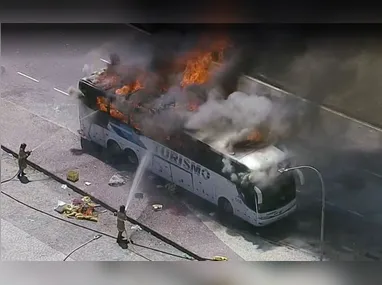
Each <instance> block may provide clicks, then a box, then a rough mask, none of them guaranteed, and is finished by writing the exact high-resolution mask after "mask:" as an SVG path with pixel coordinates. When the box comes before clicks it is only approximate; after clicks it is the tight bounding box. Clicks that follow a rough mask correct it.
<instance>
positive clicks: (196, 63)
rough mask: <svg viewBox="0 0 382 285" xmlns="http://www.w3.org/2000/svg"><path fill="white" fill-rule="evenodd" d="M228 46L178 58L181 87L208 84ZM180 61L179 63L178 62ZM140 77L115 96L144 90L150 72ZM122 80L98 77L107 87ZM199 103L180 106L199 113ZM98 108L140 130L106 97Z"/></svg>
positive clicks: (221, 44) (223, 43)
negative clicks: (213, 65)
mask: <svg viewBox="0 0 382 285" xmlns="http://www.w3.org/2000/svg"><path fill="white" fill-rule="evenodd" d="M227 46H228V41H227V40H225V39H224V40H222V41H216V42H215V43H213V44H212V45H209V50H207V51H206V50H200V51H196V52H192V53H191V54H188V55H187V57H186V58H178V59H177V62H176V63H178V65H176V64H175V66H179V64H180V63H182V64H180V65H181V66H185V68H184V71H183V77H182V81H181V82H180V85H181V87H186V86H188V85H191V84H203V83H205V82H207V81H208V80H209V78H210V67H211V64H212V62H213V61H214V56H213V55H214V53H216V54H217V55H218V56H217V58H218V59H217V61H218V62H221V61H222V60H223V52H224V50H225V49H226V47H227ZM178 61H179V62H178ZM174 72H175V71H174ZM138 73H139V75H138V77H136V80H134V81H133V82H131V83H129V84H126V85H124V86H122V87H120V88H118V89H116V91H115V94H116V95H125V96H126V95H130V94H131V93H133V92H135V91H137V90H140V89H143V88H144V85H143V83H142V82H144V79H145V78H146V77H147V76H148V75H149V72H148V71H144V70H140V71H138ZM119 79H120V78H119V77H118V76H117V75H115V74H114V73H111V74H108V73H107V72H104V73H103V74H101V75H100V76H99V77H98V82H102V83H104V84H106V85H112V86H116V85H117V84H118V82H120V80H119ZM165 85H166V84H163V86H161V91H162V92H165V91H166V90H168V88H169V86H165ZM199 105H200V104H199V103H198V102H194V101H190V102H189V103H188V104H187V105H185V106H180V107H181V108H185V109H187V110H189V111H191V112H194V111H197V110H198V108H199ZM97 107H98V109H99V110H101V111H102V112H106V113H108V112H109V114H110V115H111V116H112V117H114V118H116V119H118V120H121V121H123V122H125V123H128V124H130V125H131V126H133V127H134V128H136V129H138V130H140V128H139V122H136V121H134V116H133V115H134V114H129V115H125V114H123V113H122V112H120V111H119V110H117V109H116V107H115V106H114V105H113V104H111V103H110V102H109V101H108V100H107V99H106V98H104V97H97ZM257 139H259V136H258V135H256V136H253V135H251V136H249V137H248V140H257Z"/></svg>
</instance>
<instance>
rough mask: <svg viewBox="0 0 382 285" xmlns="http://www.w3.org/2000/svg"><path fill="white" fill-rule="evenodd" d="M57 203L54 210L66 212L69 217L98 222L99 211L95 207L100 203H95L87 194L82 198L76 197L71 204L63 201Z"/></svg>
mask: <svg viewBox="0 0 382 285" xmlns="http://www.w3.org/2000/svg"><path fill="white" fill-rule="evenodd" d="M57 204H58V205H57V207H56V208H55V209H54V210H55V211H56V212H58V213H60V214H64V215H65V216H66V217H67V218H76V219H78V220H88V221H93V222H98V211H96V210H95V208H96V207H98V206H99V205H97V204H95V203H93V201H92V200H91V199H90V197H87V196H85V197H83V198H82V199H74V200H73V202H72V203H71V204H67V203H65V202H62V201H58V203H57Z"/></svg>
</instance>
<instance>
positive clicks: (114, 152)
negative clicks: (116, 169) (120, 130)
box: [107, 141, 122, 162]
mask: <svg viewBox="0 0 382 285" xmlns="http://www.w3.org/2000/svg"><path fill="white" fill-rule="evenodd" d="M121 154H122V149H121V147H120V146H119V145H118V144H117V143H116V142H115V141H108V142H107V155H108V158H109V159H110V160H111V161H112V162H118V160H119V159H120V157H121Z"/></svg>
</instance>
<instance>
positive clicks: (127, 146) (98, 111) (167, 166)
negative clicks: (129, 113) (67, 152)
mask: <svg viewBox="0 0 382 285" xmlns="http://www.w3.org/2000/svg"><path fill="white" fill-rule="evenodd" d="M92 76H97V75H91V76H89V77H87V78H83V79H81V80H80V82H79V89H80V91H81V92H82V95H83V99H82V100H81V103H80V112H79V114H80V127H81V129H80V134H81V144H82V147H83V148H85V147H87V146H88V145H89V143H90V142H91V143H95V144H97V145H99V146H101V147H103V148H105V149H107V150H109V151H110V152H111V153H123V154H125V155H124V157H126V160H127V161H128V162H129V163H132V164H136V165H138V164H139V162H140V160H141V159H142V158H143V157H144V156H145V155H146V154H148V155H149V163H148V166H147V168H148V170H149V171H150V172H152V173H154V174H155V175H158V176H160V177H161V178H163V179H165V180H167V181H169V182H172V183H174V184H176V185H177V186H178V187H181V188H183V189H185V190H187V191H190V192H191V193H193V194H196V195H197V196H199V197H201V198H202V199H205V200H207V201H209V202H211V203H213V204H215V205H216V206H217V207H218V210H219V211H220V212H222V213H225V214H229V215H235V216H237V217H239V218H241V219H243V220H245V221H247V222H248V223H250V224H252V225H254V226H264V225H268V224H271V223H273V222H275V221H278V220H280V219H283V218H284V217H286V216H288V215H289V214H291V213H292V212H293V211H294V210H295V209H296V188H297V187H298V185H299V184H300V182H299V181H298V179H297V177H298V176H295V175H294V173H293V171H290V172H284V173H281V174H280V175H279V176H278V177H277V179H276V180H275V181H274V182H273V183H272V184H271V185H268V186H266V187H260V186H259V185H256V184H254V183H252V182H249V183H246V184H245V186H243V184H241V183H234V182H232V180H231V179H230V177H231V176H230V174H229V173H228V174H227V173H224V171H223V168H224V163H223V159H224V158H226V159H229V160H230V161H231V164H232V165H233V167H234V168H235V171H236V172H242V173H245V172H250V171H253V169H254V167H255V166H256V165H258V164H259V163H260V164H261V163H262V162H264V161H267V160H269V159H272V161H273V160H277V159H278V157H280V158H281V157H283V156H284V155H285V153H284V152H283V151H282V150H281V149H280V148H278V147H276V146H274V145H269V146H266V147H263V148H259V149H252V150H246V151H241V152H240V151H239V152H235V153H228V152H226V151H224V150H223V149H221V148H219V147H218V145H219V142H214V143H211V142H206V141H203V139H199V138H198V137H197V136H195V135H194V134H192V133H189V132H187V131H182V132H177V133H176V134H173V135H171V136H170V137H167V139H166V140H160V141H158V140H156V139H154V138H151V137H148V136H146V135H143V134H142V132H141V131H140V129H139V128H137V127H136V126H135V125H134V124H133V123H132V122H131V121H130V120H129V118H128V117H126V116H125V113H122V112H120V111H119V110H117V109H116V108H115V106H114V105H113V103H111V102H110V100H109V99H108V98H110V97H109V96H108V94H107V90H104V89H102V88H100V87H98V86H96V84H94V82H93V79H92ZM285 166H288V165H282V166H280V167H285Z"/></svg>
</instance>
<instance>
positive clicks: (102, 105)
mask: <svg viewBox="0 0 382 285" xmlns="http://www.w3.org/2000/svg"><path fill="white" fill-rule="evenodd" d="M108 106H109V107H110V116H112V117H114V118H116V119H118V120H121V121H124V122H128V118H127V117H126V116H125V115H124V114H122V113H121V112H120V111H118V110H117V109H116V108H115V106H114V105H113V104H109V102H108V101H107V99H106V98H104V97H97V107H98V109H99V110H101V111H102V112H105V113H107V112H108Z"/></svg>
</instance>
